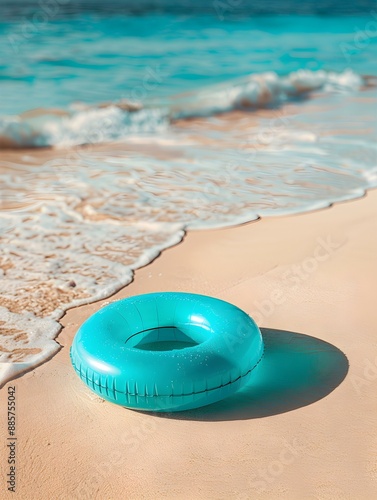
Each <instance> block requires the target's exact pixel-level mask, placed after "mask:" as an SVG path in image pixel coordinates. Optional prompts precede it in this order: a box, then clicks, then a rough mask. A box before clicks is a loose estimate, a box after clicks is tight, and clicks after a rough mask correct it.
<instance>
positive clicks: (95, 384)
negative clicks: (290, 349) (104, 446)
mask: <svg viewBox="0 0 377 500" xmlns="http://www.w3.org/2000/svg"><path fill="white" fill-rule="evenodd" d="M264 351H265V349H264V346H263V351H262V354H261V357H260V358H259V360H258V361H257V362H256V363H255V365H254V366H253V367H252V368H250V370H248V371H247V372H246V373H244V374H243V375H240V376H239V377H237V378H236V379H235V380H232V381H230V382H227V383H226V384H222V385H219V386H217V387H213V388H212V389H205V390H204V391H197V392H190V393H184V394H159V395H158V396H156V395H148V394H145V393H144V394H141V393H139V392H137V393H130V392H126V391H120V390H119V389H116V388H115V379H114V380H113V388H112V389H110V392H112V393H114V399H115V400H116V393H119V394H124V395H125V396H127V397H128V396H135V397H143V398H160V397H163V398H180V397H182V396H193V395H196V394H204V393H205V392H211V391H215V390H217V389H221V388H222V387H227V386H228V385H232V384H234V383H236V382H237V381H238V380H240V379H242V378H244V377H247V375H249V374H250V373H251V372H252V371H253V370H254V369H255V368H256V367H257V366H258V365H259V363H260V362H261V361H262V358H263V356H264ZM69 355H70V358H71V362H72V365H73V367H74V369H75V371H76V373H77V374H78V375H79V376H80V378H81V380H82V381H84V379H85V380H86V384H87V385H88V386H89V382H90V384H91V385H92V387H93V389H94V386H97V387H98V388H101V389H105V390H106V394H107V395H109V393H108V385H107V379H106V387H105V386H104V385H101V384H98V383H97V382H95V381H93V380H91V379H90V378H89V377H88V369H86V374H85V377H82V372H81V365H80V369H79V370H78V369H77V367H76V364H75V363H74V361H73V358H72V353H71V351H70V353H69ZM92 371H93V370H92ZM93 374H96V375H98V377H101V376H103V375H100V374H99V373H95V372H93ZM145 392H146V391H145Z"/></svg>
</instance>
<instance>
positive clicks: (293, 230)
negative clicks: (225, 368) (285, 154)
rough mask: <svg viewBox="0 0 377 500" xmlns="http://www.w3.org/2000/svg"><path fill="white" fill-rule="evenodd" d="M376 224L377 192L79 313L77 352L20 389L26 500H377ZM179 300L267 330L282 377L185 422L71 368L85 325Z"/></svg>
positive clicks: (230, 231)
mask: <svg viewBox="0 0 377 500" xmlns="http://www.w3.org/2000/svg"><path fill="white" fill-rule="evenodd" d="M376 210H377V192H376V190H372V191H368V192H367V194H366V196H364V197H363V198H361V199H357V200H353V203H339V204H336V205H335V206H333V207H332V210H317V211H314V212H310V213H304V214H299V215H295V216H282V217H270V218H264V219H262V220H260V221H259V223H258V224H254V225H252V223H249V224H243V225H239V226H235V227H232V228H226V229H216V230H207V231H201V230H196V231H195V230H194V231H189V232H188V233H187V235H186V236H185V238H184V242H183V243H184V244H177V245H175V246H174V247H170V248H169V249H167V250H165V251H164V252H163V253H162V254H161V255H160V257H159V258H158V259H157V258H156V259H155V260H154V262H153V263H152V264H150V265H148V266H145V267H143V268H140V269H138V270H137V271H136V272H135V275H134V280H133V282H132V283H130V284H129V285H128V286H126V287H125V288H123V289H121V290H120V291H119V292H117V293H116V294H115V295H113V296H112V297H111V298H110V299H106V300H102V301H100V302H96V303H93V304H89V305H86V306H81V307H78V308H74V309H70V310H68V311H67V313H66V314H65V316H64V317H63V318H62V320H61V322H62V325H63V330H62V331H61V333H60V334H59V335H58V337H57V339H58V342H59V343H60V344H61V345H62V349H60V350H59V352H58V353H57V354H56V355H55V356H54V357H53V358H52V359H51V360H50V361H49V362H48V363H44V364H42V365H40V366H39V367H37V368H36V369H34V370H33V371H31V372H29V373H26V374H25V375H23V376H22V377H20V378H18V379H16V380H15V381H14V382H12V383H8V384H6V386H8V387H9V386H10V385H11V386H13V385H14V386H15V388H16V397H17V415H16V418H17V424H16V428H17V438H18V441H17V449H16V452H17V460H18V462H17V476H16V493H17V495H19V496H20V498H32V497H33V495H34V497H38V498H46V497H50V498H55V497H58V496H64V498H72V499H75V498H77V499H80V500H81V499H85V498H98V499H100V498H109V499H118V498H124V497H125V496H126V497H127V498H130V499H140V498H172V497H174V498H178V499H190V498H193V497H194V498H198V499H201V498H203V499H204V498H213V499H224V500H225V499H226V498H236V499H237V500H246V499H248V498H250V499H251V498H255V497H256V496H257V498H262V499H264V498H266V499H268V498H277V497H279V498H283V499H287V500H295V499H297V500H298V499H302V498H313V499H316V498H321V500H322V499H327V498H328V499H331V500H332V499H333V498H340V499H343V498H344V499H352V498H358V497H359V496H358V495H359V494H360V491H362V492H363V498H365V499H367V500H368V499H371V500H372V498H374V497H375V494H376V492H377V481H376V477H375V472H373V471H374V465H373V464H374V457H375V455H376V453H377V441H376V439H375V437H374V427H375V420H376V418H375V416H374V415H375V411H374V409H375V408H376V404H377V396H376V394H375V390H374V384H375V383H376V382H375V379H374V378H373V373H374V371H375V372H376V373H377V365H375V357H376V352H375V350H374V346H375V304H374V295H375V294H374V286H375V283H374V279H373V276H376V275H377V262H376V259H375V255H376V252H377V231H376V229H377V227H376V224H377V221H376V217H375V213H376ZM297 280H299V282H297ZM168 290H172V291H188V292H192V293H204V294H208V295H212V296H215V297H218V298H220V299H223V300H227V301H229V302H232V303H234V304H235V305H237V306H238V307H241V308H242V309H243V310H245V311H246V312H247V313H249V314H250V315H251V316H253V317H254V319H256V320H257V323H258V324H259V326H260V327H262V332H263V336H264V338H265V343H266V353H267V354H268V357H266V358H265V359H264V361H265V362H262V363H261V367H263V366H264V368H263V369H264V370H265V372H266V370H267V367H268V372H269V373H270V379H269V380H266V379H263V377H262V375H261V373H263V370H262V371H260V370H259V368H258V370H259V372H257V373H259V379H254V386H252V385H251V386H250V389H248V391H246V393H244V392H242V393H239V394H236V395H234V396H233V397H231V398H229V400H225V401H224V402H222V403H221V402H220V403H216V404H214V405H212V406H209V407H205V408H203V409H199V410H194V411H191V412H185V413H182V414H175V415H172V416H156V415H151V414H147V413H141V412H136V411H132V410H127V409H124V408H121V407H118V406H116V405H112V404H110V403H107V402H104V401H103V400H101V399H100V398H99V397H97V396H96V395H94V394H93V393H92V392H91V391H90V390H89V389H87V388H86V387H85V385H84V384H83V383H82V382H81V381H80V379H79V378H78V377H77V375H76V374H75V372H74V370H73V368H72V367H71V366H70V361H69V346H70V345H71V342H72V339H73V336H74V334H75V333H76V330H77V328H78V326H79V325H80V324H81V323H82V322H83V321H84V320H85V319H86V318H87V317H89V316H90V315H91V314H93V312H95V311H96V310H98V309H99V308H100V307H101V306H103V305H104V304H106V303H108V302H111V301H113V300H118V299H120V298H123V297H126V296H129V295H137V294H139V293H148V292H152V291H168ZM356 335H357V336H356ZM287 356H288V357H287ZM283 359H287V360H289V361H287V362H284V361H283ZM265 376H266V373H265ZM289 377H291V378H290V380H295V381H296V382H295V383H293V385H292V384H290V385H289V386H288V385H287V384H285V383H284V380H288V379H289ZM258 380H259V381H258ZM251 383H252V381H251ZM6 392H7V391H6V390H4V391H2V396H1V397H0V403H1V408H5V398H6ZM47 415H48V418H47V417H46V416H47ZM235 421H237V424H236V423H235ZM2 464H3V465H2V466H1V467H2V468H4V461H2ZM41 471H43V481H42V482H41V481H40V480H39V479H38V478H39V477H41ZM3 477H5V476H3ZM173 477H174V481H173V479H172V478H173ZM9 494H10V493H9Z"/></svg>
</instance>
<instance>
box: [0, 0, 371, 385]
mask: <svg viewBox="0 0 377 500" xmlns="http://www.w3.org/2000/svg"><path fill="white" fill-rule="evenodd" d="M123 3H124V2H123ZM123 3H122V2H111V7H109V6H106V4H104V3H99V2H89V1H84V2H80V6H79V4H78V3H77V2H74V1H70V2H68V1H60V2H58V0H56V1H55V0H54V1H52V0H51V1H49V2H33V1H31V0H29V1H25V2H4V1H3V2H1V1H0V9H2V16H1V21H0V147H1V148H2V149H1V150H0V158H1V159H0V168H1V205H0V230H1V243H0V245H1V254H0V275H1V281H0V291H1V299H0V328H1V336H0V361H1V362H2V365H1V370H2V373H1V376H2V380H3V381H4V380H6V379H7V378H9V377H11V376H13V375H14V374H15V373H18V372H20V371H23V370H26V369H29V368H30V367H33V366H35V365H36V364H38V363H41V362H42V361H43V360H44V359H46V358H48V357H49V356H51V355H52V354H53V353H54V352H56V350H57V349H58V344H57V343H56V342H55V341H54V338H55V336H56V334H57V333H58V331H59V329H60V325H59V322H58V320H59V318H60V317H61V316H62V315H63V314H64V312H65V311H66V310H67V309H68V308H69V307H73V306H75V305H79V304H83V303H88V302H91V301H94V300H98V299H100V298H104V297H107V296H109V295H110V294H112V293H113V292H114V291H116V290H118V289H119V288H121V287H122V286H125V285H126V284H127V283H129V282H130V281H131V279H132V276H133V272H134V270H135V269H137V268H138V267H140V266H142V265H145V264H147V263H148V262H150V261H151V260H152V259H153V258H155V257H156V256H157V255H158V253H159V252H160V251H162V250H164V249H165V248H167V247H169V246H171V245H173V244H176V243H178V242H179V241H180V240H181V239H182V237H183V235H184V233H185V231H186V230H187V229H203V228H209V227H224V226H229V225H234V224H237V223H241V222H246V221H251V220H255V219H257V218H259V217H265V216H273V215H281V214H290V213H299V212H303V211H307V210H313V209H318V208H323V207H327V206H329V205H330V204H332V203H334V202H336V201H341V200H348V199H352V198H356V197H360V196H362V195H363V194H364V193H365V190H366V189H368V188H370V187H374V186H375V185H376V182H377V166H376V109H377V108H376V102H377V95H376V80H375V78H374V76H375V75H376V73H377V72H376V66H375V56H376V48H377V8H375V4H374V2H368V1H365V2H360V3H358V4H357V5H353V3H352V2H348V1H345V2H342V4H341V5H337V4H335V6H334V5H332V7H331V8H330V7H329V6H328V3H327V2H324V1H319V2H297V1H291V2H278V1H274V2H248V1H245V2H235V1H233V0H232V1H227V0H224V2H216V1H215V2H213V3H211V2H209V3H208V4H207V3H206V5H205V6H204V5H203V3H202V2H196V1H194V2H180V3H179V2H178V3H177V2H175V3H174V2H168V1H165V2H163V1H160V2H134V3H133V2H127V6H124V5H123ZM30 148H32V149H30Z"/></svg>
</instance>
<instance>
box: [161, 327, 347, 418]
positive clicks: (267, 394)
mask: <svg viewBox="0 0 377 500" xmlns="http://www.w3.org/2000/svg"><path fill="white" fill-rule="evenodd" d="M262 335H263V340H264V344H265V353H264V357H263V359H262V361H261V362H260V363H259V365H258V366H257V367H256V368H255V371H254V374H253V376H252V377H251V379H250V382H249V383H248V385H247V386H246V387H245V388H244V389H242V390H240V391H239V392H237V393H236V394H234V395H233V396H230V397H229V398H227V399H224V400H223V401H219V402H217V403H213V404H211V405H208V406H205V407H202V408H197V409H195V410H189V411H184V412H178V413H169V414H161V413H157V414H156V413H154V415H155V416H159V417H165V418H166V417H167V418H175V419H179V420H206V421H221V420H243V419H252V418H261V417H268V416H270V415H276V414H279V413H285V412H288V411H291V410H295V409H296V408H300V407H302V406H307V405H310V404H311V403H314V402H315V401H318V400H319V399H322V398H324V397H325V396H327V395H328V394H329V393H330V392H332V391H333V390H334V389H335V388H336V387H337V386H338V385H339V384H340V383H341V382H342V381H343V380H344V378H345V377H346V375H347V372H348V367H349V364H348V360H347V358H346V356H345V355H344V354H343V352H342V351H340V350H339V349H338V348H337V347H335V346H334V345H332V344H329V343H328V342H325V341H323V340H320V339H317V338H315V337H311V336H309V335H303V334H301V333H293V332H289V331H284V330H273V329H269V328H262Z"/></svg>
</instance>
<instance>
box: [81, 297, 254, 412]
mask: <svg viewBox="0 0 377 500" xmlns="http://www.w3.org/2000/svg"><path fill="white" fill-rule="evenodd" d="M157 349H159V350H157ZM262 355H263V341H262V337H261V334H260V331H259V329H258V327H257V325H256V324H255V322H254V321H253V320H252V319H251V318H250V317H249V316H248V315H247V314H246V313H245V312H243V311H241V309H239V308H238V307H235V306H233V305H232V304H229V303H228V302H224V301H222V300H218V299H215V298H211V297H207V296H204V295H196V294H191V293H172V292H166V293H151V294H146V295H139V296H135V297H130V298H127V299H124V300H120V301H117V302H114V303H112V304H110V305H108V306H106V307H104V308H103V309H100V310H99V311H98V312H96V313H95V314H94V315H93V316H91V317H90V318H89V319H88V320H87V321H85V323H84V324H83V325H82V326H81V328H80V329H79V330H78V332H77V334H76V336H75V338H74V341H73V344H72V347H71V361H72V364H73V367H74V369H75V370H76V372H77V374H78V375H79V377H80V378H81V380H83V381H84V382H85V383H86V384H87V386H88V387H89V388H90V389H92V390H93V391H94V392H95V393H97V394H98V395H99V396H100V397H102V398H104V399H107V400H108V401H111V402H113V403H117V404H119V405H122V406H126V407H129V408H135V409H139V410H148V411H165V412H167V411H181V410H187V409H190V408H197V407H199V406H204V405H208V404H210V403H213V402H215V401H219V400H220V399H223V398H226V397H227V396H229V395H230V394H233V393H234V392H235V391H237V390H238V389H239V388H241V387H242V386H244V385H245V384H246V383H247V382H248V381H249V377H250V375H251V373H252V370H253V369H254V368H255V367H256V365H257V364H258V363H259V361H260V359H261V357H262Z"/></svg>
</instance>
